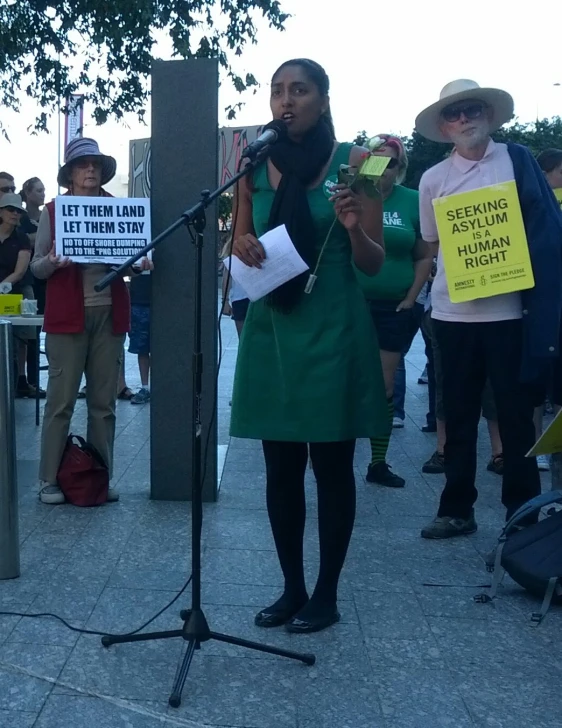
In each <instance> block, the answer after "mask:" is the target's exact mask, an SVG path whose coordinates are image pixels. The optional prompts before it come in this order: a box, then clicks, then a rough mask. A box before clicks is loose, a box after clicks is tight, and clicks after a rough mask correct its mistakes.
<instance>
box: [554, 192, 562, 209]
mask: <svg viewBox="0 0 562 728" xmlns="http://www.w3.org/2000/svg"><path fill="white" fill-rule="evenodd" d="M553 192H554V197H556V199H557V200H558V202H559V203H560V207H562V187H557V188H556V189H555V190H553Z"/></svg>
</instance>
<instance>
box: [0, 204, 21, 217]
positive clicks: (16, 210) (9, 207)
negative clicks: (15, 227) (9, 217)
mask: <svg viewBox="0 0 562 728" xmlns="http://www.w3.org/2000/svg"><path fill="white" fill-rule="evenodd" d="M0 209H1V208H0ZM4 210H7V211H8V212H17V213H18V215H21V210H20V209H19V208H17V207H12V206H11V205H8V206H7V207H4Z"/></svg>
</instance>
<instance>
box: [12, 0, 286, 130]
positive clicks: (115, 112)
mask: <svg viewBox="0 0 562 728" xmlns="http://www.w3.org/2000/svg"><path fill="white" fill-rule="evenodd" d="M219 12H220V23H218V24H215V18H216V17H217V16H218V13H219ZM256 13H259V14H261V15H262V16H263V17H264V18H265V19H266V20H267V21H268V22H269V25H270V27H273V28H276V29H277V30H283V26H284V24H285V21H286V20H287V18H288V17H289V16H288V15H287V14H286V13H283V12H282V10H281V6H280V2H279V1H278V0H17V1H14V0H0V49H1V52H0V106H4V107H7V108H11V109H16V110H17V109H18V108H19V97H20V95H21V94H22V93H24V94H26V95H27V96H28V97H30V98H31V99H34V100H35V101H37V102H38V104H39V105H40V106H41V107H42V109H43V111H42V112H41V114H39V116H38V117H37V119H36V122H35V129H36V130H42V129H46V128H47V121H48V114H49V113H51V112H52V111H54V110H55V109H56V107H57V104H58V103H59V100H60V99H61V98H62V99H64V98H66V97H67V96H68V95H70V94H71V93H75V92H85V93H86V99H87V101H88V102H89V104H90V105H91V106H92V107H93V117H94V119H95V121H96V122H97V123H99V124H102V123H103V122H104V121H106V120H107V119H108V118H109V117H110V116H112V117H115V118H118V119H119V118H121V117H122V116H123V114H125V113H127V112H135V113H137V114H138V116H139V117H140V118H141V119H142V117H143V115H144V106H145V101H146V98H147V96H148V83H147V79H148V76H149V74H150V67H151V63H152V60H153V48H154V44H155V42H156V41H155V35H154V34H155V32H158V31H161V32H162V31H163V32H165V33H166V34H167V36H168V37H169V38H170V40H171V41H172V44H173V52H174V55H175V56H177V57H178V58H201V57H204V58H209V57H212V58H217V59H218V60H219V63H220V65H221V67H222V68H223V69H225V71H226V74H227V76H228V77H229V78H230V80H231V81H232V83H233V84H234V87H235V88H236V90H238V91H240V92H241V91H244V90H245V89H247V88H249V87H252V86H256V85H257V81H256V79H255V78H254V76H253V75H252V74H248V75H246V77H245V78H241V77H240V76H238V75H237V74H236V73H234V71H233V70H232V67H231V65H230V63H229V57H230V56H231V55H236V56H239V55H241V53H242V51H243V49H244V47H245V45H246V44H247V43H248V42H250V43H256V28H255V25H254V21H253V18H254V17H255V14H256ZM238 106H239V104H236V105H235V106H233V107H230V108H229V109H228V111H229V114H231V115H234V114H235V113H236V108H237V107H238ZM0 128H1V126H0Z"/></svg>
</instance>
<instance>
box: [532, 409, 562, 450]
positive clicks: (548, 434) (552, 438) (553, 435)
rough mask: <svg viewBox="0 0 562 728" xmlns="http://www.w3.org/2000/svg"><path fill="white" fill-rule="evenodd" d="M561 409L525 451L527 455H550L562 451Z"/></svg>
mask: <svg viewBox="0 0 562 728" xmlns="http://www.w3.org/2000/svg"><path fill="white" fill-rule="evenodd" d="M561 415H562V410H560V412H559V413H558V414H557V415H556V417H555V418H554V419H553V420H552V422H551V423H550V425H549V426H548V427H547V428H546V430H545V431H544V432H543V433H542V435H541V436H540V437H539V439H538V440H537V441H536V442H535V444H534V445H533V447H532V448H531V449H530V450H529V452H528V453H527V457H532V456H534V455H552V453H555V452H562V417H561Z"/></svg>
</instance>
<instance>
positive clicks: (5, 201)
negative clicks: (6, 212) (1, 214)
mask: <svg viewBox="0 0 562 728" xmlns="http://www.w3.org/2000/svg"><path fill="white" fill-rule="evenodd" d="M3 207H15V208H16V210H19V211H20V212H25V209H24V207H23V202H22V200H21V197H20V196H19V195H16V194H14V193H13V192H8V193H6V194H5V195H2V197H1V198H0V209H2V208H3Z"/></svg>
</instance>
